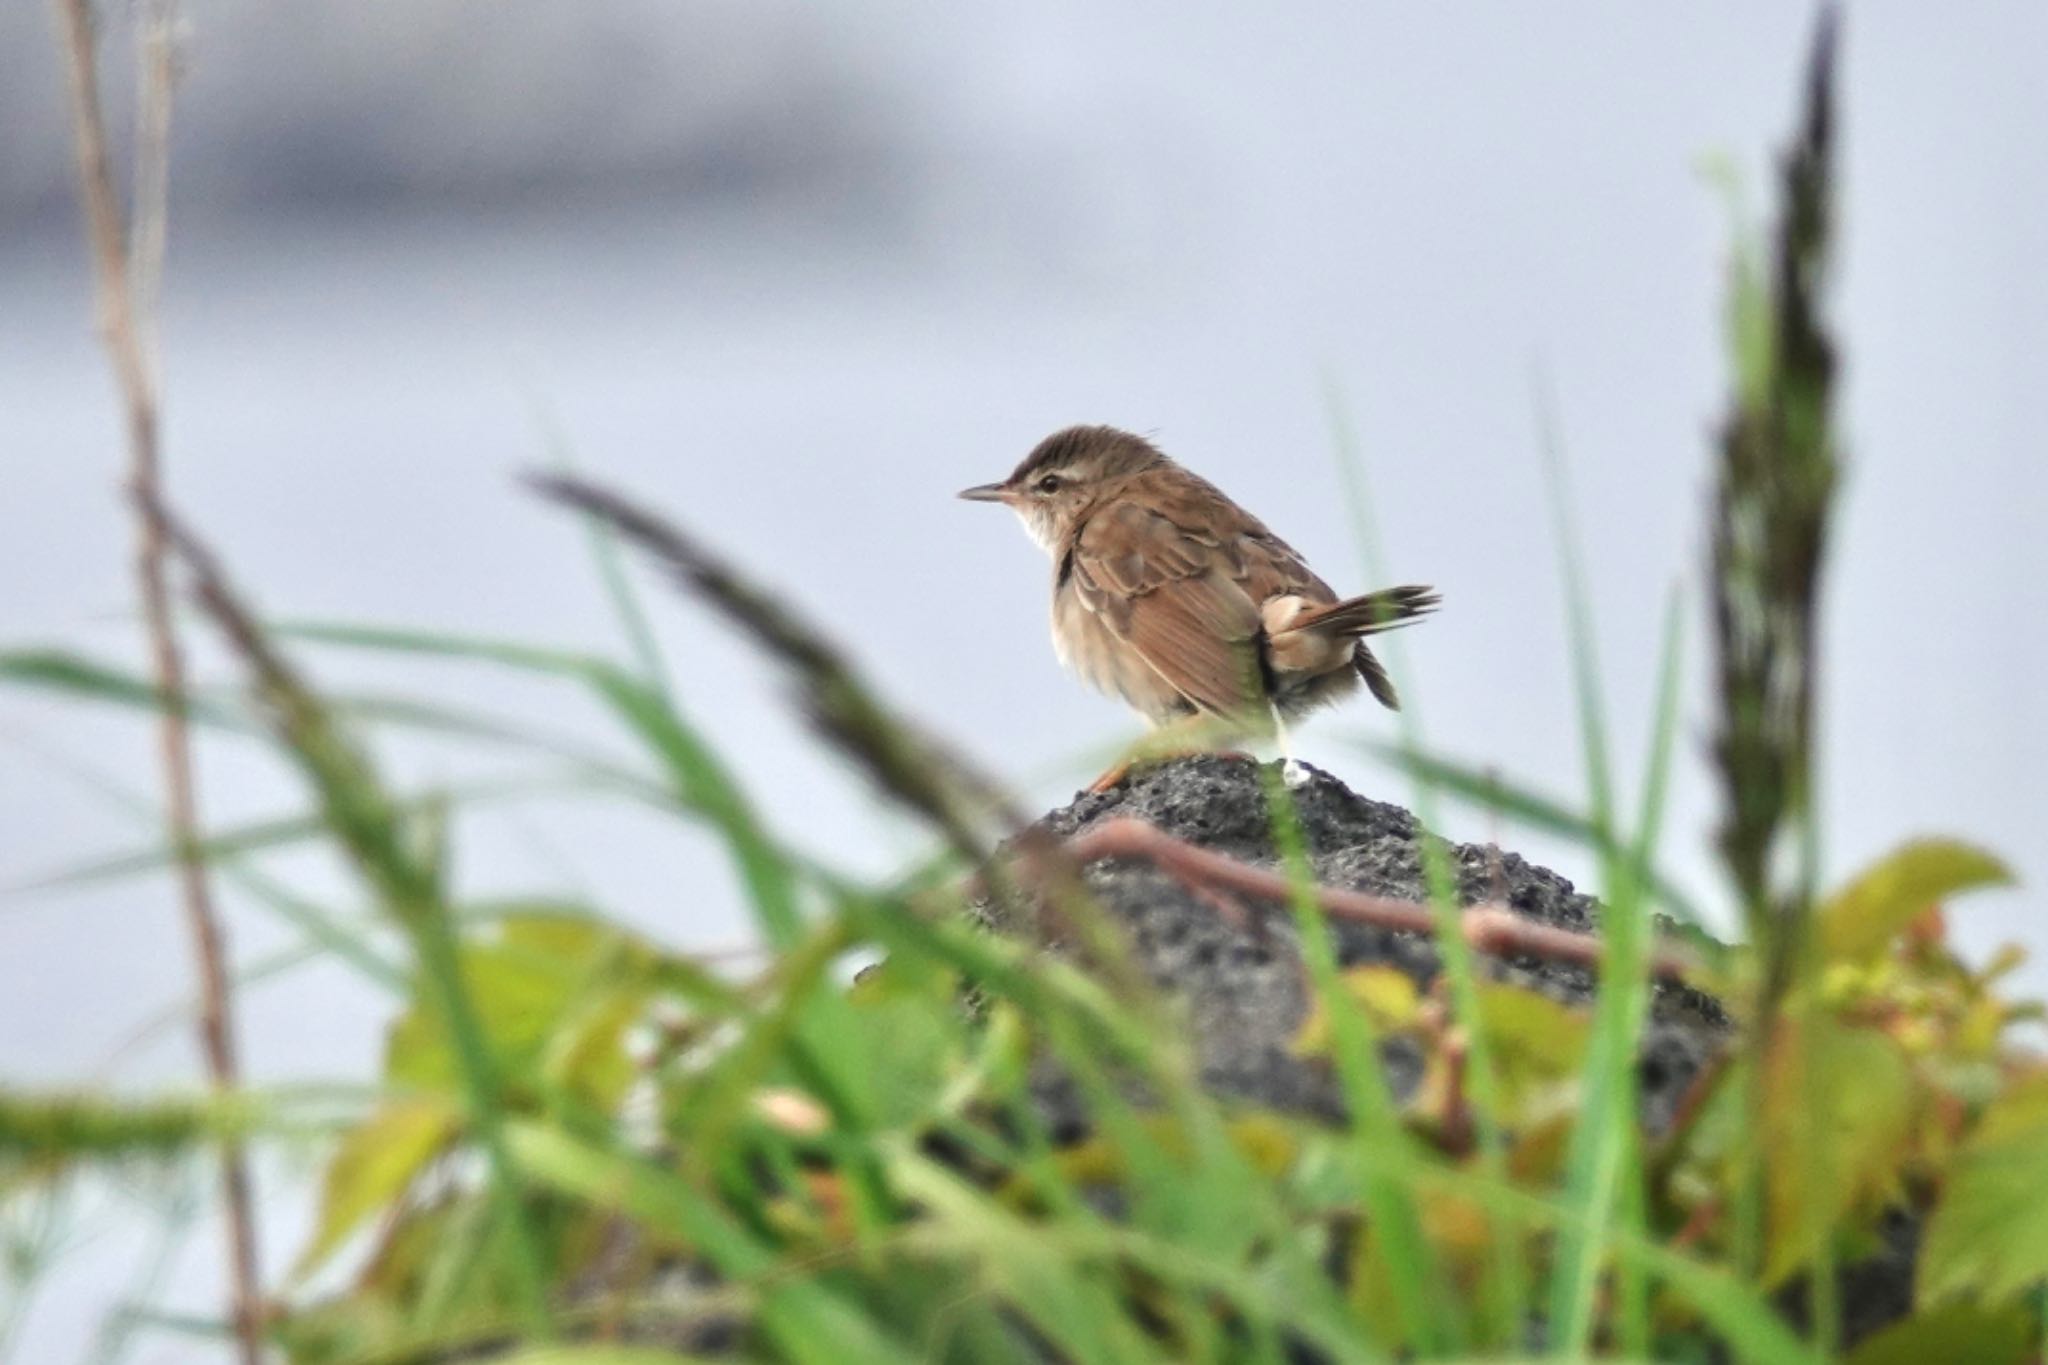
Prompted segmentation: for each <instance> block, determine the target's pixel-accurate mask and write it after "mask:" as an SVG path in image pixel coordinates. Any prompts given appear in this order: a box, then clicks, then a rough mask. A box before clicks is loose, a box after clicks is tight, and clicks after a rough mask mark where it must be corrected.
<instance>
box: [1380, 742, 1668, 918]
mask: <svg viewBox="0 0 2048 1365" xmlns="http://www.w3.org/2000/svg"><path fill="white" fill-rule="evenodd" d="M1354 744H1355V746H1356V747H1357V748H1359V749H1360V750H1361V751H1362V752H1364V753H1365V754H1366V755H1367V756H1368V757H1371V758H1374V759H1376V760H1378V761H1379V762H1381V763H1384V764H1386V765H1387V766H1389V767H1391V768H1396V769H1398V770H1400V771H1402V772H1405V773H1408V774H1409V775H1411V776H1413V777H1414V778H1415V779H1416V780H1417V781H1419V782H1424V783H1427V784H1429V785H1430V786H1431V787H1434V788H1438V789H1440V790H1442V791H1444V792H1447V793H1449V794H1450V795H1452V796H1455V797H1457V798H1458V799H1460V800H1462V801H1464V802H1466V803H1468V804H1470V805H1472V806H1475V807H1477V808H1479V809H1481V810H1484V811H1487V812H1488V813H1490V814H1495V815H1499V816H1502V817H1504V818H1506V819H1508V820H1511V821H1514V822H1515V823H1517V824H1520V825H1522V826H1524V827H1525V828H1528V829H1532V830H1536V831H1539V832H1541V833H1545V834H1554V835H1557V836H1559V837H1562V838H1565V839H1569V840H1571V841H1572V842H1573V843H1575V844H1578V845H1580V846H1581V847H1583V848H1586V849H1588V850H1591V851H1592V852H1593V853H1594V854H1595V855H1596V856H1598V857H1600V858H1601V859H1602V860H1603V863H1604V860H1605V859H1607V858H1614V859H1617V860H1619V866H1620V867H1621V868H1622V870H1625V871H1627V872H1628V873H1629V874H1630V875H1631V876H1633V877H1635V878H1636V879H1637V880H1638V881H1640V882H1641V883H1642V884H1643V885H1644V886H1645V887H1647V888H1648V889H1649V890H1650V891H1651V892H1652V893H1653V894H1654V895H1655V896H1656V898H1657V902H1658V904H1660V905H1661V906H1662V907H1663V908H1664V910H1665V911H1666V912H1667V913H1668V914H1670V915H1671V916H1672V917H1673V918H1675V919H1679V920H1682V921H1684V922H1685V923H1687V924H1700V923H1701V922H1702V919H1703V916H1702V912H1701V910H1700V908H1699V905H1698V903H1697V902H1695V901H1694V900H1693V899H1692V898H1691V897H1690V896H1688V895H1687V894H1686V893H1685V892H1684V891H1683V890H1681V889H1680V888H1679V887H1678V885H1677V884H1676V883H1674V882H1673V881H1671V879H1670V878H1668V877H1666V876H1665V875H1664V874H1663V873H1662V872H1661V871H1659V870H1658V869H1657V868H1656V867H1655V866H1654V865H1651V864H1646V863H1643V862H1641V861H1639V860H1634V858H1635V855H1634V854H1633V853H1632V852H1631V850H1630V849H1629V848H1628V847H1627V846H1626V845H1624V844H1623V843H1622V842H1621V841H1620V840H1619V839H1617V838H1616V837H1615V834H1614V832H1613V831H1612V830H1602V829H1600V828H1599V826H1598V825H1596V824H1595V823H1594V822H1593V821H1592V820H1591V819H1589V818H1588V817H1586V816H1585V815H1582V814H1580V813H1579V812H1578V811H1575V810H1573V809H1571V808H1570V807H1569V806H1567V805H1566V804H1565V803H1564V802H1563V801H1561V800H1559V799H1558V798H1556V797H1552V796H1547V795H1545V794H1544V793H1542V792H1540V791H1538V790H1536V789H1535V788H1534V787H1530V786H1527V785H1525V784H1522V783H1519V782H1517V781H1515V780H1514V779H1512V778H1507V777H1503V776H1501V775H1500V774H1499V773H1498V772H1495V771H1493V770H1491V769H1482V768H1476V767H1472V766H1470V765H1468V764H1464V763H1460V762H1459V761H1458V760H1456V759H1452V758H1448V757H1445V756H1443V755H1441V754H1435V753H1430V752H1428V751H1425V750H1420V749H1417V750H1409V749H1405V748H1403V747H1401V746H1399V745H1391V744H1384V743H1379V742H1376V741H1373V740H1356V741H1354Z"/></svg>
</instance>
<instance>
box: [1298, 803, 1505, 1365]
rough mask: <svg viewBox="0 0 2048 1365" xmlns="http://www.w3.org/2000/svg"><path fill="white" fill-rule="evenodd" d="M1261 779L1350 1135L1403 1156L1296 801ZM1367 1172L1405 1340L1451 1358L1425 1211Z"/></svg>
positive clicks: (1443, 1282)
mask: <svg viewBox="0 0 2048 1365" xmlns="http://www.w3.org/2000/svg"><path fill="white" fill-rule="evenodd" d="M1262 775H1264V777H1265V784H1266V808H1267V812H1268V816H1269V818H1270V819H1271V821H1272V824H1273V838H1274V842H1275V844H1276V845H1277V847H1278V849H1279V852H1280V865H1281V868H1282V869H1283V871H1285V873H1286V875H1287V880H1288V885H1289V889H1290V891H1291V893H1292V894H1291V896H1290V898H1289V899H1290V908H1291V909H1292V910H1293V912H1294V923H1295V932H1296V934H1297V935H1298V936H1299V938H1300V940H1301V954H1302V960H1303V962H1304V963H1305V964H1306V966H1307V967H1308V971H1309V978H1310V981H1311V983H1312V984H1313V986H1314V988H1315V992H1316V999H1317V1001H1318V1003H1319V1004H1320V1005H1321V1007H1322V1009H1323V1010H1324V1011H1325V1012H1326V1014H1327V1017H1328V1018H1329V1020H1330V1024H1331V1039H1332V1042H1333V1043H1334V1045H1335V1046H1334V1049H1333V1055H1334V1057H1335V1059H1336V1064H1337V1075H1338V1080H1339V1081H1340V1082H1341V1083H1342V1085H1343V1089H1344V1100H1345V1104H1346V1106H1347V1107H1348V1109H1349V1112H1350V1117H1351V1125H1352V1130H1353V1132H1354V1133H1355V1134H1356V1135H1357V1140H1358V1142H1359V1144H1360V1150H1361V1151H1373V1152H1384V1151H1389V1150H1395V1149H1400V1150H1406V1149H1407V1148H1408V1146H1409V1145H1410V1144H1411V1142H1412V1139H1411V1138H1410V1137H1409V1135H1408V1132H1407V1130H1406V1129H1405V1128H1404V1127H1403V1126H1402V1124H1401V1118H1400V1111H1399V1109H1398V1107H1397V1106H1396V1105H1395V1103H1394V1097H1393V1094H1392V1092H1391V1091H1390V1090H1389V1089H1388V1087H1387V1078H1386V1075H1385V1073H1384V1072H1383V1071H1382V1070H1381V1069H1380V1054H1379V1040H1378V1038H1377V1037H1375V1036H1374V1029H1373V1026H1372V1022H1371V1020H1370V1019H1368V1018H1367V1016H1366V1014H1365V1011H1364V1010H1362V1009H1360V1008H1359V1007H1358V1004H1357V1002H1356V1001H1355V1000H1353V999H1352V997H1351V994H1350V992H1348V991H1347V990H1345V989H1344V984H1343V982H1342V980H1341V979H1340V977H1339V974H1338V968H1337V952H1336V945H1335V944H1334V942H1333V941H1332V939H1331V937H1330V929H1329V925H1328V924H1327V923H1326V922H1325V921H1324V919H1323V914H1322V910H1321V909H1320V907H1318V906H1317V905H1316V903H1315V899H1314V886H1315V873H1314V870H1313V868H1312V867H1311V866H1310V864H1309V856H1308V842H1307V838H1306V835H1305V834H1304V832H1303V830H1302V827H1301V817H1300V813H1299V811H1297V810H1296V808H1295V805H1294V794H1293V793H1292V792H1290V791H1289V790H1288V789H1287V786H1286V783H1285V781H1284V780H1283V778H1282V777H1281V776H1280V774H1279V772H1278V770H1277V769H1262ZM1364 1172H1365V1174H1364V1178H1363V1181H1362V1186H1361V1195H1362V1197H1363V1202H1364V1205H1365V1208H1366V1211H1367V1214H1368V1216H1369V1217H1370V1218H1371V1220H1372V1226H1373V1228H1374V1231H1375V1235H1376V1236H1378V1237H1379V1238H1381V1239H1382V1242H1383V1244H1384V1245H1385V1246H1386V1249H1387V1250H1386V1260H1387V1264H1388V1267H1389V1270H1390V1272H1391V1274H1392V1275H1393V1277H1394V1280H1395V1302H1396V1304H1397V1305H1398V1306H1399V1309H1400V1312H1401V1314H1402V1321H1403V1327H1404V1329H1405V1331H1404V1335H1405V1336H1406V1338H1407V1339H1408V1340H1409V1341H1410V1342H1411V1343H1413V1345H1414V1349H1415V1350H1416V1352H1417V1353H1418V1354H1419V1355H1421V1356H1422V1357H1424V1358H1428V1357H1430V1356H1435V1355H1441V1354H1443V1353H1445V1352H1447V1351H1449V1350H1452V1349H1454V1343H1458V1342H1460V1340H1461V1339H1462V1338H1463V1336H1464V1335H1465V1334H1464V1331H1463V1330H1462V1325H1461V1324H1460V1323H1459V1321H1458V1318H1459V1314H1458V1312H1457V1311H1456V1308H1455V1306H1454V1302H1453V1298H1452V1294H1451V1291H1450V1288H1449V1282H1448V1280H1447V1279H1446V1278H1445V1275H1444V1270H1443V1267H1442V1265H1441V1264H1440V1262H1439V1261H1438V1259H1437V1256H1436V1252H1435V1250H1434V1249H1433V1248H1432V1247H1431V1246H1430V1244H1429V1241H1428V1238H1427V1237H1426V1236H1425V1235H1424V1233H1423V1229H1422V1217H1421V1213H1420V1211H1419V1210H1418V1209H1417V1208H1416V1205H1415V1202H1414V1200H1413V1199H1412V1198H1411V1197H1410V1196H1409V1192H1408V1190H1407V1189H1406V1188H1405V1187H1404V1186H1403V1185H1402V1184H1401V1183H1400V1182H1399V1181H1396V1180H1390V1179H1388V1178H1387V1177H1386V1176H1385V1175H1384V1174H1383V1173H1382V1172H1381V1169H1380V1166H1379V1164H1378V1163H1377V1162H1374V1161H1370V1160H1368V1161H1367V1162H1366V1163H1365V1165H1364Z"/></svg>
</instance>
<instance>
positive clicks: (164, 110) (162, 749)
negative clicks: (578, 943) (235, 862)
mask: <svg viewBox="0 0 2048 1365" xmlns="http://www.w3.org/2000/svg"><path fill="white" fill-rule="evenodd" d="M52 3H53V5H54V6H55V9H56V15H57V26H58V32H59V35H60V39H61V45H62V47H63V53H64V58H65V61H66V65H67V68H68V72H69V77H70V90H71V122H72V130H73V134H74V137H75V139H76V144H77V157H78V177H79V196H80V199H81V200H82V201H83V205H84V210H85V228H86V237H87V245H88V247H89V248H90V253H91V258H92V268H93V278H94V284H95V293H96V298H97V305H96V306H97V313H98V324H99V333H100V340H101V342H102V343H103V344H104V346H105V347H106V351H107V357H108V360H109V362H110V363H111V365H112V367H113V371H114V382H115V387H116V388H117V389H118V390H119V393H120V398H121V408H122V418H123V425H124V427H125V430H126V433H127V444H128V457H129V467H128V491H129V493H130V495H131V501H132V503H133V505H134V507H135V508H136V525H137V535H136V547H135V571H136V579H137V583H138V585H139V587H140V589H141V596H142V611H143V620H144V622H145V627H146V629H147V632H148V637H149V651H150V663H151V668H152V671H153V672H154V674H155V676H156V681H157V686H158V688H159V689H160V690H161V691H162V693H163V696H164V698H165V703H164V706H163V708H162V709H161V711H160V712H159V715H158V721H157V745H158V750H159V756H160V759H161V762H162V765H163V780H164V793H165V808H166V818H167V820H168V821H169V824H170V834H171V840H172V842H173V844H175V845H176V847H177V849H178V866H177V875H178V886H179V892H180V895H181V898H182V900H183V903H184V908H185V919H186V927H187V930H188V931H189V933H190V935H191V939H192V950H193V956H194V958H195V960H196V962H197V967H198V973H199V986H200V1000H201V1008H200V1013H199V1041H200V1050H201V1052H202V1054H203V1055H204V1058H205V1064H206V1072H207V1079H208V1081H209V1083H210V1084H211V1085H212V1087H213V1089H214V1090H215V1091H216V1092H218V1093H223V1094H225V1093H229V1092H233V1091H234V1090H236V1089H237V1088H238V1087H239V1084H240V1066H239V1063H238V1061H237V1058H236V1054H235V1033H234V1023H233V1000H232V991H231V985H230V980H229V975H228V970H227V948H226V944H225V942H224V938H223V935H222V931H221V925H220V917H219V915H218V914H217V913H216V912H215V909H214V906H213V899H212V895H211V892H210V890H209V888H208V885H207V877H206V865H205V861H204V859H203V858H202V857H201V856H200V854H199V821H198V793H197V783H196V781H195V778H194V775H193V767H192V743H191V736H190V734H189V732H188V730H187V728H186V724H185V710H184V708H185V696H186V679H185V661H184V656H183V654H182V652H181V651H180V649H179V646H178V637H177V632H176V628H175V626H174V623H173V618H172V612H171V601H170V588H169V583H168V577H167V572H166V554H165V548H166V547H165V536H164V526H163V522H162V519H161V518H160V517H159V516H158V515H157V513H156V508H157V506H158V497H159V491H160V486H161V470H160V465H161V444H160V433H161V423H160V420H159V405H158V387H157V375H156V366H155V357H154V352H153V347H152V345H151V334H152V323H151V311H150V310H151V306H152V304H153V302H154V296H155V289H156V279H157V277H158V274H159V273H160V270H161V261H162V255H163V242H164V237H165V221H166V217H167V205H166V202H165V185H166V177H165V168H166V166H167V164H168V158H169V136H170V111H171V87H172V84H173V80H174V77H175V69H174V50H173V43H172V29H171V24H172V14H171V0H155V2H154V3H152V4H151V5H150V6H149V7H148V9H147V11H146V17H145V22H144V33H143V35H142V41H141V55H142V72H141V78H140V81H139V92H140V100H139V106H138V110H137V115H136V131H137V147H136V153H135V155H136V165H137V176H136V181H137V194H136V199H135V203H134V209H133V212H134V221H133V224H132V228H131V226H130V225H124V222H123V214H122V209H121V202H120V198H119V196H118V194H117V193H116V192H115V189H114V175H113V170H112V167H111V163H110V159H109V156H108V150H107V133H106V118H105V114H104V112H103V110H104V106H103V105H102V103H101V99H100V88H99V69H98V55H97V44H96V43H95V41H94V38H95V35H94V31H93V18H92V13H91V9H90V6H89V3H88V0H52ZM131 231H132V238H131ZM131 240H132V243H133V254H131V247H130V242H131ZM220 1161H221V1192H222V1199H223V1203H224V1205H225V1213H226V1217H227V1224H228V1259H229V1274H230V1279H231V1285H232V1293H233V1299H234V1303H233V1309H234V1320H235V1329H236V1340H237V1342H238V1343H239V1347H240V1357H241V1359H242V1361H243V1362H244V1365H257V1362H259V1361H260V1360H261V1359H262V1320H261V1312H260V1303H261V1299H260V1295H261V1288H260V1281H259V1278H258V1272H257V1252H256V1220H255V1212H254V1201H253V1195H252V1193H251V1189H250V1181H249V1163H248V1157H247V1154H246V1152H245V1151H244V1150H243V1147H242V1145H241V1143H240V1142H239V1141H238V1140H236V1139H235V1138H233V1137H223V1138H222V1140H221V1147H220Z"/></svg>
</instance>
